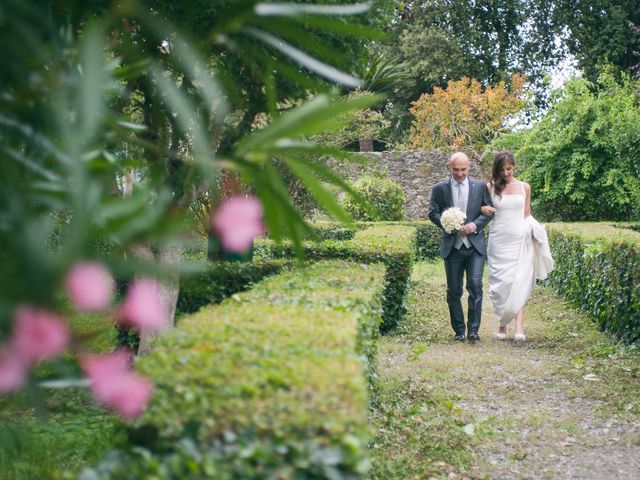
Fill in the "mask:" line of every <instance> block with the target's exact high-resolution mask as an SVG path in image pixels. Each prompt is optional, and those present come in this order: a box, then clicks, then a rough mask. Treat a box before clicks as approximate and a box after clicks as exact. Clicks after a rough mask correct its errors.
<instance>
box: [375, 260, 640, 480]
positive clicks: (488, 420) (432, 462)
mask: <svg viewBox="0 0 640 480" xmlns="http://www.w3.org/2000/svg"><path fill="white" fill-rule="evenodd" d="M485 284H486V281H485ZM445 288H446V285H445V279H444V271H443V267H442V262H441V261H439V262H436V263H424V262H420V263H418V264H416V266H415V268H414V271H413V275H412V280H411V287H410V290H409V293H408V301H407V308H408V312H407V315H406V317H405V321H404V322H403V324H402V325H399V326H398V328H397V329H396V330H395V331H394V332H393V334H392V335H388V336H386V337H384V338H383V339H381V342H380V345H379V356H378V358H379V376H380V379H379V382H378V385H377V390H376V392H375V398H374V401H373V402H372V404H373V407H372V414H371V418H372V424H373V428H374V432H375V435H374V437H373V440H372V442H371V450H372V456H373V471H372V478H373V479H385V480H393V479H398V480H399V479H414V478H415V479H418V478H420V479H422V478H477V479H481V478H559V477H562V476H564V475H565V474H566V471H569V470H571V471H573V472H579V473H580V475H582V477H584V476H587V477H588V478H598V475H599V474H601V478H606V477H607V473H606V472H607V471H615V470H611V469H614V468H623V469H627V470H628V468H631V467H629V465H623V464H622V463H618V464H616V463H615V462H622V460H620V458H624V456H625V455H626V458H637V457H638V454H639V453H640V448H638V447H639V445H640V422H639V420H640V399H639V398H638V391H640V349H639V348H638V347H624V346H621V345H618V344H616V343H615V342H614V341H613V340H612V339H611V338H609V337H608V336H606V335H604V334H602V333H601V332H599V331H597V330H596V328H595V325H594V324H593V323H592V322H591V321H590V320H589V319H588V318H586V317H585V316H583V315H581V314H579V313H578V312H576V311H575V310H573V309H572V308H570V307H568V306H567V305H566V304H564V303H563V302H562V301H561V300H560V299H559V298H558V297H557V296H555V295H554V294H553V293H552V292H551V291H550V290H548V289H546V288H544V287H542V286H539V287H538V288H536V290H535V292H534V294H533V296H532V297H531V299H530V300H529V302H528V304H527V308H526V317H525V329H526V332H527V335H528V337H529V339H528V341H527V342H526V343H525V344H524V345H521V344H517V343H515V342H513V341H512V340H509V341H505V342H499V341H497V340H493V339H492V338H491V333H492V332H493V331H494V330H495V328H496V325H494V324H493V321H492V317H493V316H492V311H491V307H490V302H489V301H488V295H486V294H485V304H484V310H485V311H484V314H483V324H482V327H481V330H480V334H481V337H482V341H481V342H480V343H479V344H478V345H470V344H466V343H465V344H458V343H455V342H453V341H452V336H453V331H452V330H451V327H450V325H449V315H448V310H447V305H446V299H445ZM463 304H464V302H463ZM607 449H611V451H610V450H607ZM612 452H615V454H612ZM619 455H621V456H622V457H619ZM598 462H599V463H598ZM592 463H593V464H592ZM627 463H628V462H627ZM636 463H637V462H636ZM632 464H633V462H632ZM634 465H635V467H634V468H638V469H640V466H638V465H637V464H634ZM607 469H609V470H607ZM633 474H634V473H631V476H630V477H628V478H633ZM593 475H596V476H593ZM582 477H581V478H582Z"/></svg>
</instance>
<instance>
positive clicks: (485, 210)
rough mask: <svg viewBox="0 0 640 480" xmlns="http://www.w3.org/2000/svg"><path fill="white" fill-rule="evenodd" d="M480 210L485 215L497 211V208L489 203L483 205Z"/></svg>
mask: <svg viewBox="0 0 640 480" xmlns="http://www.w3.org/2000/svg"><path fill="white" fill-rule="evenodd" d="M480 211H481V212H482V214H483V215H489V216H491V215H493V214H494V213H495V212H496V209H495V208H493V207H491V206H489V205H483V206H482V207H480Z"/></svg>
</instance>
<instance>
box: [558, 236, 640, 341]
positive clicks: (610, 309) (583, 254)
mask: <svg viewBox="0 0 640 480" xmlns="http://www.w3.org/2000/svg"><path fill="white" fill-rule="evenodd" d="M549 239H550V242H551V248H552V252H553V257H554V260H555V270H554V271H553V272H552V274H551V276H550V277H549V280H548V283H549V285H551V287H553V288H554V289H555V290H556V291H557V292H558V293H559V294H560V295H562V296H564V297H565V298H566V299H567V300H569V301H570V302H572V303H574V304H575V305H576V306H577V307H579V308H580V309H581V310H583V311H584V312H586V313H587V314H588V315H589V316H591V317H592V318H593V319H594V320H595V321H596V322H597V323H598V326H599V327H600V328H601V329H602V330H604V331H606V332H608V333H611V334H612V335H614V336H616V337H617V338H619V339H620V340H622V341H624V342H628V343H631V342H638V341H640V234H638V233H635V232H633V231H629V230H626V231H625V230H621V229H616V228H614V227H613V226H610V225H604V224H598V223H596V224H593V223H591V224H590V223H586V224H550V225H549Z"/></svg>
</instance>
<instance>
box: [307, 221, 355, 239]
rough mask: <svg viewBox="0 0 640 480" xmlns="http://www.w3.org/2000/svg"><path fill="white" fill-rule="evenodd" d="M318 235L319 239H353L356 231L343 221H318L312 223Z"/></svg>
mask: <svg viewBox="0 0 640 480" xmlns="http://www.w3.org/2000/svg"><path fill="white" fill-rule="evenodd" d="M311 227H312V228H313V230H314V231H315V232H316V234H317V235H318V240H319V241H323V240H351V239H352V238H353V236H354V235H355V233H356V231H355V230H354V229H353V228H349V227H345V226H344V225H342V224H341V223H333V222H316V223H313V224H312V225H311Z"/></svg>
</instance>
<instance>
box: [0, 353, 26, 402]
mask: <svg viewBox="0 0 640 480" xmlns="http://www.w3.org/2000/svg"><path fill="white" fill-rule="evenodd" d="M26 378H27V366H26V365H25V364H24V362H23V361H22V360H21V359H20V357H19V356H18V355H17V354H16V352H15V351H12V349H11V348H8V347H0V393H7V392H14V391H16V390H20V389H21V388H22V386H23V385H24V382H25V380H26Z"/></svg>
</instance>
